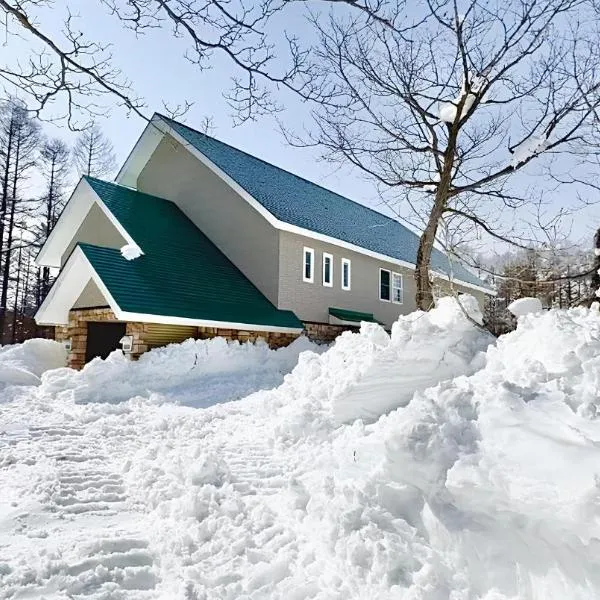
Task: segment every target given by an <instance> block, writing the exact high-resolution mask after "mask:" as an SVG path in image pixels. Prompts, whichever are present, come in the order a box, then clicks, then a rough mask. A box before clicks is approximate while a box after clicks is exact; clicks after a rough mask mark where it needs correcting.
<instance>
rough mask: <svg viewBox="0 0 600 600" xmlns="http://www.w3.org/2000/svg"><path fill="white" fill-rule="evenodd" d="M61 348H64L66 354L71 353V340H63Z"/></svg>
mask: <svg viewBox="0 0 600 600" xmlns="http://www.w3.org/2000/svg"><path fill="white" fill-rule="evenodd" d="M63 346H64V347H65V350H66V351H67V352H71V350H72V349H73V340H72V339H71V338H69V339H68V340H65V341H64V342H63Z"/></svg>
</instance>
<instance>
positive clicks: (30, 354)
mask: <svg viewBox="0 0 600 600" xmlns="http://www.w3.org/2000/svg"><path fill="white" fill-rule="evenodd" d="M66 363H67V351H66V349H65V347H64V346H63V345H62V344H59V343H58V342H55V341H53V340H45V339H32V340H27V341H26V342H24V343H23V344H14V345H12V346H3V347H0V386H2V385H3V384H4V385H37V384H39V383H40V376H41V375H42V373H44V372H45V371H48V370H50V369H58V368H60V367H64V366H65V365H66Z"/></svg>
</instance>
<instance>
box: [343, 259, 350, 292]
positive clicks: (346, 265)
mask: <svg viewBox="0 0 600 600" xmlns="http://www.w3.org/2000/svg"><path fill="white" fill-rule="evenodd" d="M351 268H352V263H351V262H350V260H348V259H347V258H342V289H343V290H349V289H350V285H351V283H352V272H351Z"/></svg>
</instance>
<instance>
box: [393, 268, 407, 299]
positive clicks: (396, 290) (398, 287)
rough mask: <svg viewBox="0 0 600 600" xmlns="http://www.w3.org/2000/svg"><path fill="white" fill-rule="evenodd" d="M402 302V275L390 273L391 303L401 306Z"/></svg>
mask: <svg viewBox="0 0 600 600" xmlns="http://www.w3.org/2000/svg"><path fill="white" fill-rule="evenodd" d="M403 300H404V296H403V291H402V275H401V274H400V273H392V302H395V303H396V304H402V301H403Z"/></svg>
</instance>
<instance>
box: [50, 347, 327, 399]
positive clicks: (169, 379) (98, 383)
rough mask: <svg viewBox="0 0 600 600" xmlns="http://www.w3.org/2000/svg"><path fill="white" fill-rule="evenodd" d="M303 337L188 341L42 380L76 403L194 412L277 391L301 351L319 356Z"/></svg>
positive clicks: (116, 354)
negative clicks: (271, 341)
mask: <svg viewBox="0 0 600 600" xmlns="http://www.w3.org/2000/svg"><path fill="white" fill-rule="evenodd" d="M324 349H325V347H320V346H317V345H316V344H313V343H312V342H310V341H309V340H308V339H307V338H305V337H302V338H299V339H297V340H295V341H294V342H293V343H292V344H291V345H289V346H287V347H285V348H280V349H278V350H271V349H270V348H269V347H268V345H267V344H266V343H265V342H262V341H258V342H257V343H256V344H252V343H246V344H240V343H239V342H228V341H227V340H225V339H224V338H215V339H211V340H194V339H189V340H186V341H185V342H183V343H181V344H171V345H169V346H165V347H163V348H156V349H154V350H151V351H150V352H147V353H145V354H143V355H142V356H141V357H140V358H139V360H137V361H131V360H129V358H128V357H127V356H125V355H123V353H122V352H121V351H116V352H113V353H112V354H111V355H110V356H109V357H108V358H107V359H106V360H101V359H95V360H93V361H92V362H90V363H89V364H87V365H86V366H85V367H84V368H83V370H82V371H72V370H70V369H64V370H61V371H55V372H53V373H49V374H48V376H47V377H44V378H43V386H44V390H45V391H47V392H53V391H60V390H65V389H69V390H72V394H73V398H74V400H75V401H76V402H79V403H87V402H110V403H118V402H124V401H126V400H128V399H130V398H133V397H136V396H143V397H148V398H150V400H151V401H153V402H157V403H165V402H169V403H176V404H182V405H187V406H194V407H196V408H200V407H205V406H211V405H213V404H217V403H219V402H226V401H229V400H237V399H239V398H243V397H244V396H247V395H249V394H251V393H253V392H255V391H257V390H264V389H270V388H273V387H277V386H278V385H280V384H281V383H282V382H283V377H284V375H285V374H286V373H289V372H290V371H291V370H292V369H293V368H294V366H295V365H296V363H297V362H298V355H299V354H300V353H301V352H304V351H305V350H313V351H323V350H324Z"/></svg>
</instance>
